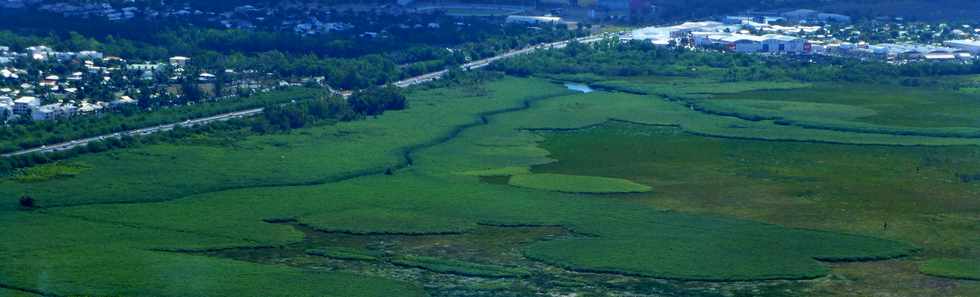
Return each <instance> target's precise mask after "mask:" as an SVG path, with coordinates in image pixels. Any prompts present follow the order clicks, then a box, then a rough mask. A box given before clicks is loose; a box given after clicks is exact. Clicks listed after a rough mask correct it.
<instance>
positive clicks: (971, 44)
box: [943, 40, 980, 54]
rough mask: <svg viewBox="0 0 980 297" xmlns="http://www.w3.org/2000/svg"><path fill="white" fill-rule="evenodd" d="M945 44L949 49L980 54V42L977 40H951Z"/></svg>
mask: <svg viewBox="0 0 980 297" xmlns="http://www.w3.org/2000/svg"><path fill="white" fill-rule="evenodd" d="M943 44H944V45H946V46H948V47H951V48H955V49H961V50H965V51H968V52H971V53H973V54H980V41H977V40H950V41H946V42H943Z"/></svg>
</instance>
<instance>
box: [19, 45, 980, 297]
mask: <svg viewBox="0 0 980 297" xmlns="http://www.w3.org/2000/svg"><path fill="white" fill-rule="evenodd" d="M572 50H574V49H571V50H569V51H572ZM632 54H634V55H640V54H642V53H632ZM647 54H649V55H659V54H658V53H653V54H650V53H647ZM619 58H620V59H625V58H624V57H619ZM583 59H586V58H583ZM589 59H591V58H589ZM624 61H630V60H624ZM675 66H677V65H675ZM503 67H505V68H508V69H511V68H513V69H516V66H515V65H510V66H507V65H505V66H503ZM673 68H674V69H676V70H677V72H669V73H667V72H654V71H650V72H643V73H620V74H618V75H613V74H614V73H613V72H603V71H597V72H596V73H593V74H590V75H576V76H575V78H576V81H578V82H580V83H584V84H587V85H588V86H591V87H592V88H591V89H593V91H592V92H588V93H585V92H579V91H574V90H569V89H568V88H566V86H565V85H564V81H559V80H558V79H559V78H570V76H569V75H568V73H559V72H558V71H551V70H548V69H544V70H541V69H530V70H528V71H527V72H526V73H521V74H524V75H526V76H524V77H517V76H503V77H496V78H494V79H488V80H485V81H478V82H470V83H466V84H461V85H444V86H440V87H432V88H425V89H423V88H418V89H413V90H411V91H410V92H408V93H407V94H406V98H405V100H404V101H401V100H395V101H396V102H395V103H394V105H399V106H397V107H398V108H385V109H390V110H388V111H387V112H384V113H380V112H378V113H370V112H366V114H367V115H370V116H366V117H363V118H359V119H358V120H349V121H311V122H309V123H304V125H297V126H295V127H293V126H290V127H289V129H272V130H275V131H272V132H269V133H245V132H243V129H244V130H250V129H249V128H242V129H237V130H230V131H237V132H229V131H225V130H222V131H213V132H207V133H196V134H194V136H193V137H191V138H188V139H184V140H181V141H179V142H160V143H152V144H146V145H141V146H136V147H129V148H120V149H117V150H112V151H106V152H98V153H91V154H85V155H80V156H77V157H74V158H71V159H67V160H62V161H58V162H56V163H52V164H48V165H43V166H40V167H32V168H28V169H24V170H22V171H19V172H20V173H18V174H14V175H10V176H7V177H3V178H2V179H0V223H2V224H4V225H5V226H15V227H14V228H8V229H6V231H5V232H2V233H0V257H2V258H4V259H11V260H10V265H4V266H0V288H3V289H0V294H3V293H7V291H10V292H12V294H18V295H23V294H27V295H31V294H43V295H59V296H60V295H127V296H128V295H147V294H149V295H155V296H188V295H235V296H324V295H325V294H326V295H328V296H395V295H397V296H425V295H429V296H528V295H532V294H539V293H541V294H546V293H554V294H570V293H580V294H582V295H585V296H624V295H629V296H865V295H881V294H884V295H894V296H902V295H901V294H914V295H915V296H975V295H976V294H977V293H978V292H980V283H977V281H976V280H975V279H976V270H975V269H973V267H972V266H973V264H974V263H976V259H978V258H980V249H978V247H980V236H978V234H980V221H978V220H980V217H978V213H980V200H977V198H976V197H978V196H977V195H978V193H980V183H976V182H972V181H970V180H969V179H963V178H962V177H963V176H973V175H976V174H978V173H980V162H978V160H980V146H978V144H980V138H977V137H973V136H972V135H971V134H969V133H972V132H971V131H972V130H971V129H980V126H978V125H976V123H973V122H971V121H968V120H966V118H967V116H968V115H969V114H971V113H973V110H972V108H974V106H973V103H974V100H980V97H977V95H976V94H971V93H969V92H961V91H958V90H957V89H955V88H950V87H948V86H941V85H932V86H922V87H917V88H915V90H914V91H908V90H907V89H903V88H898V87H894V86H882V85H881V84H880V83H877V82H854V83H853V84H836V83H835V84H831V82H829V81H801V80H793V79H786V80H783V79H775V80H756V81H730V80H726V79H725V75H726V73H725V72H724V71H719V70H718V69H717V68H713V67H711V66H705V65H701V67H699V68H700V70H691V67H673ZM634 74H635V75H634ZM964 81H965V80H964ZM835 88H837V89H839V88H845V90H843V91H842V90H837V89H835ZM874 88H878V89H874ZM868 90H878V91H868ZM872 95H876V96H878V97H873V96H872ZM893 98H894V99H893ZM859 99H860V100H859ZM893 100H898V101H900V102H896V101H893ZM399 102H400V103H399ZM402 103H407V104H404V105H402ZM908 104H913V105H912V106H911V107H908V106H909V105H908ZM914 104H920V105H921V106H919V107H915V105H914ZM382 105H384V104H382ZM939 105H944V106H945V105H955V106H958V107H943V108H940V107H936V106H939ZM406 107H407V108H406ZM303 108H311V109H303ZM312 108H314V106H304V107H302V108H301V109H299V111H296V114H301V113H303V112H306V111H310V110H312ZM403 108H404V109H403ZM921 112H925V113H928V114H929V116H924V115H920V114H917V113H921ZM291 114H294V113H290V112H289V111H282V113H281V114H279V115H283V116H285V117H286V118H288V117H289V116H290V115H291ZM286 122H289V121H288V120H287V121H286ZM270 127H273V126H270ZM236 133H237V134H236ZM232 136H234V137H232ZM24 196H30V197H31V198H32V200H33V205H34V207H32V208H30V209H25V208H23V207H21V206H20V205H19V199H20V198H21V197H24ZM136 266H139V267H142V268H143V269H139V270H133V269H132V267H136ZM177 274H179V275H180V280H181V281H180V282H179V283H180V285H173V284H172V283H167V284H164V283H161V282H159V281H158V280H159V278H160V277H161V276H174V275H177ZM188 276H193V277H188ZM174 277H177V276H174ZM171 280H176V278H173V279H171ZM895 280H901V281H895ZM175 282H176V281H175ZM175 282H174V283H175ZM324 292H328V293H324ZM855 294H857V295H855ZM15 296H16V295H15Z"/></svg>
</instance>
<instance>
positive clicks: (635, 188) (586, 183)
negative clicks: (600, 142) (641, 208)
mask: <svg viewBox="0 0 980 297" xmlns="http://www.w3.org/2000/svg"><path fill="white" fill-rule="evenodd" d="M510 184H511V185H514V186H518V187H524V188H529V189H539V190H547V191H557V192H564V193H583V194H616V193H642V192H649V191H650V190H651V188H650V187H649V186H646V185H641V184H638V183H634V182H631V181H629V180H625V179H620V178H608V177H598V176H579V175H567V174H525V175H515V176H513V177H511V178H510Z"/></svg>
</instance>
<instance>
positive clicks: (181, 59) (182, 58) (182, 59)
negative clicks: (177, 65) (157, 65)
mask: <svg viewBox="0 0 980 297" xmlns="http://www.w3.org/2000/svg"><path fill="white" fill-rule="evenodd" d="M190 59H191V58H188V57H184V56H174V57H170V60H174V61H187V60H190Z"/></svg>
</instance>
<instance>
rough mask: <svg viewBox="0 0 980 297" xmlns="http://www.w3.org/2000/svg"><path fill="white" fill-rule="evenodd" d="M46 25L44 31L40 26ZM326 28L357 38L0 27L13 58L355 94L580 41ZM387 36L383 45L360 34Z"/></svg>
mask: <svg viewBox="0 0 980 297" xmlns="http://www.w3.org/2000/svg"><path fill="white" fill-rule="evenodd" d="M37 19H45V20H47V21H45V22H37V21H36V20H37ZM331 21H335V22H344V23H351V24H353V25H354V28H355V29H352V30H347V31H335V32H330V33H326V34H317V35H298V34H295V33H293V32H291V31H288V30H281V31H280V30H272V29H268V30H265V29H261V28H260V29H257V30H239V29H222V28H215V27H209V26H208V25H207V24H196V23H191V24H188V23H180V22H176V21H173V20H166V19H163V20H154V21H146V20H139V19H135V20H131V21H128V22H127V23H126V26H119V24H118V23H113V22H109V21H105V20H98V19H76V18H65V17H61V16H59V15H54V14H46V13H43V12H37V11H33V12H23V13H18V14H14V15H10V16H5V17H0V30H12V31H0V45H7V46H12V47H13V48H14V49H15V50H16V49H21V48H24V47H27V46H32V45H38V44H46V45H50V46H53V47H54V48H56V49H61V50H99V51H102V52H105V53H106V54H108V55H114V56H120V57H124V58H126V59H129V60H131V61H147V60H152V61H159V60H162V59H166V58H168V57H170V56H176V55H181V56H190V57H191V58H192V63H193V64H194V66H195V67H197V68H201V69H211V70H214V71H219V70H223V69H227V68H232V69H252V70H256V71H260V72H262V73H274V74H276V75H278V76H281V77H292V76H324V77H326V79H327V81H328V83H329V84H330V85H331V86H334V87H339V88H344V89H359V88H365V87H368V86H373V85H381V84H385V83H388V82H392V81H395V80H397V79H399V78H404V77H410V76H415V75H419V74H422V73H427V72H432V71H437V70H441V69H444V68H446V67H447V66H450V65H458V64H461V63H464V62H466V61H468V60H476V59H480V58H485V57H489V56H493V55H496V54H499V53H502V52H504V51H507V50H510V49H514V48H520V47H525V46H527V45H530V44H535V43H541V42H548V41H555V40H564V39H570V38H573V37H577V36H583V35H586V34H587V32H585V31H582V30H574V31H573V30H567V29H566V28H565V27H563V26H553V27H552V26H543V27H542V28H528V27H527V26H522V25H501V24H499V20H492V19H480V18H467V19H457V18H454V17H449V16H443V15H439V14H432V15H416V16H401V17H392V16H388V15H382V14H374V13H337V14H332V15H331ZM366 31H373V33H378V32H385V33H384V34H383V36H380V37H365V36H364V35H363V34H362V33H364V32H366Z"/></svg>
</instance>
